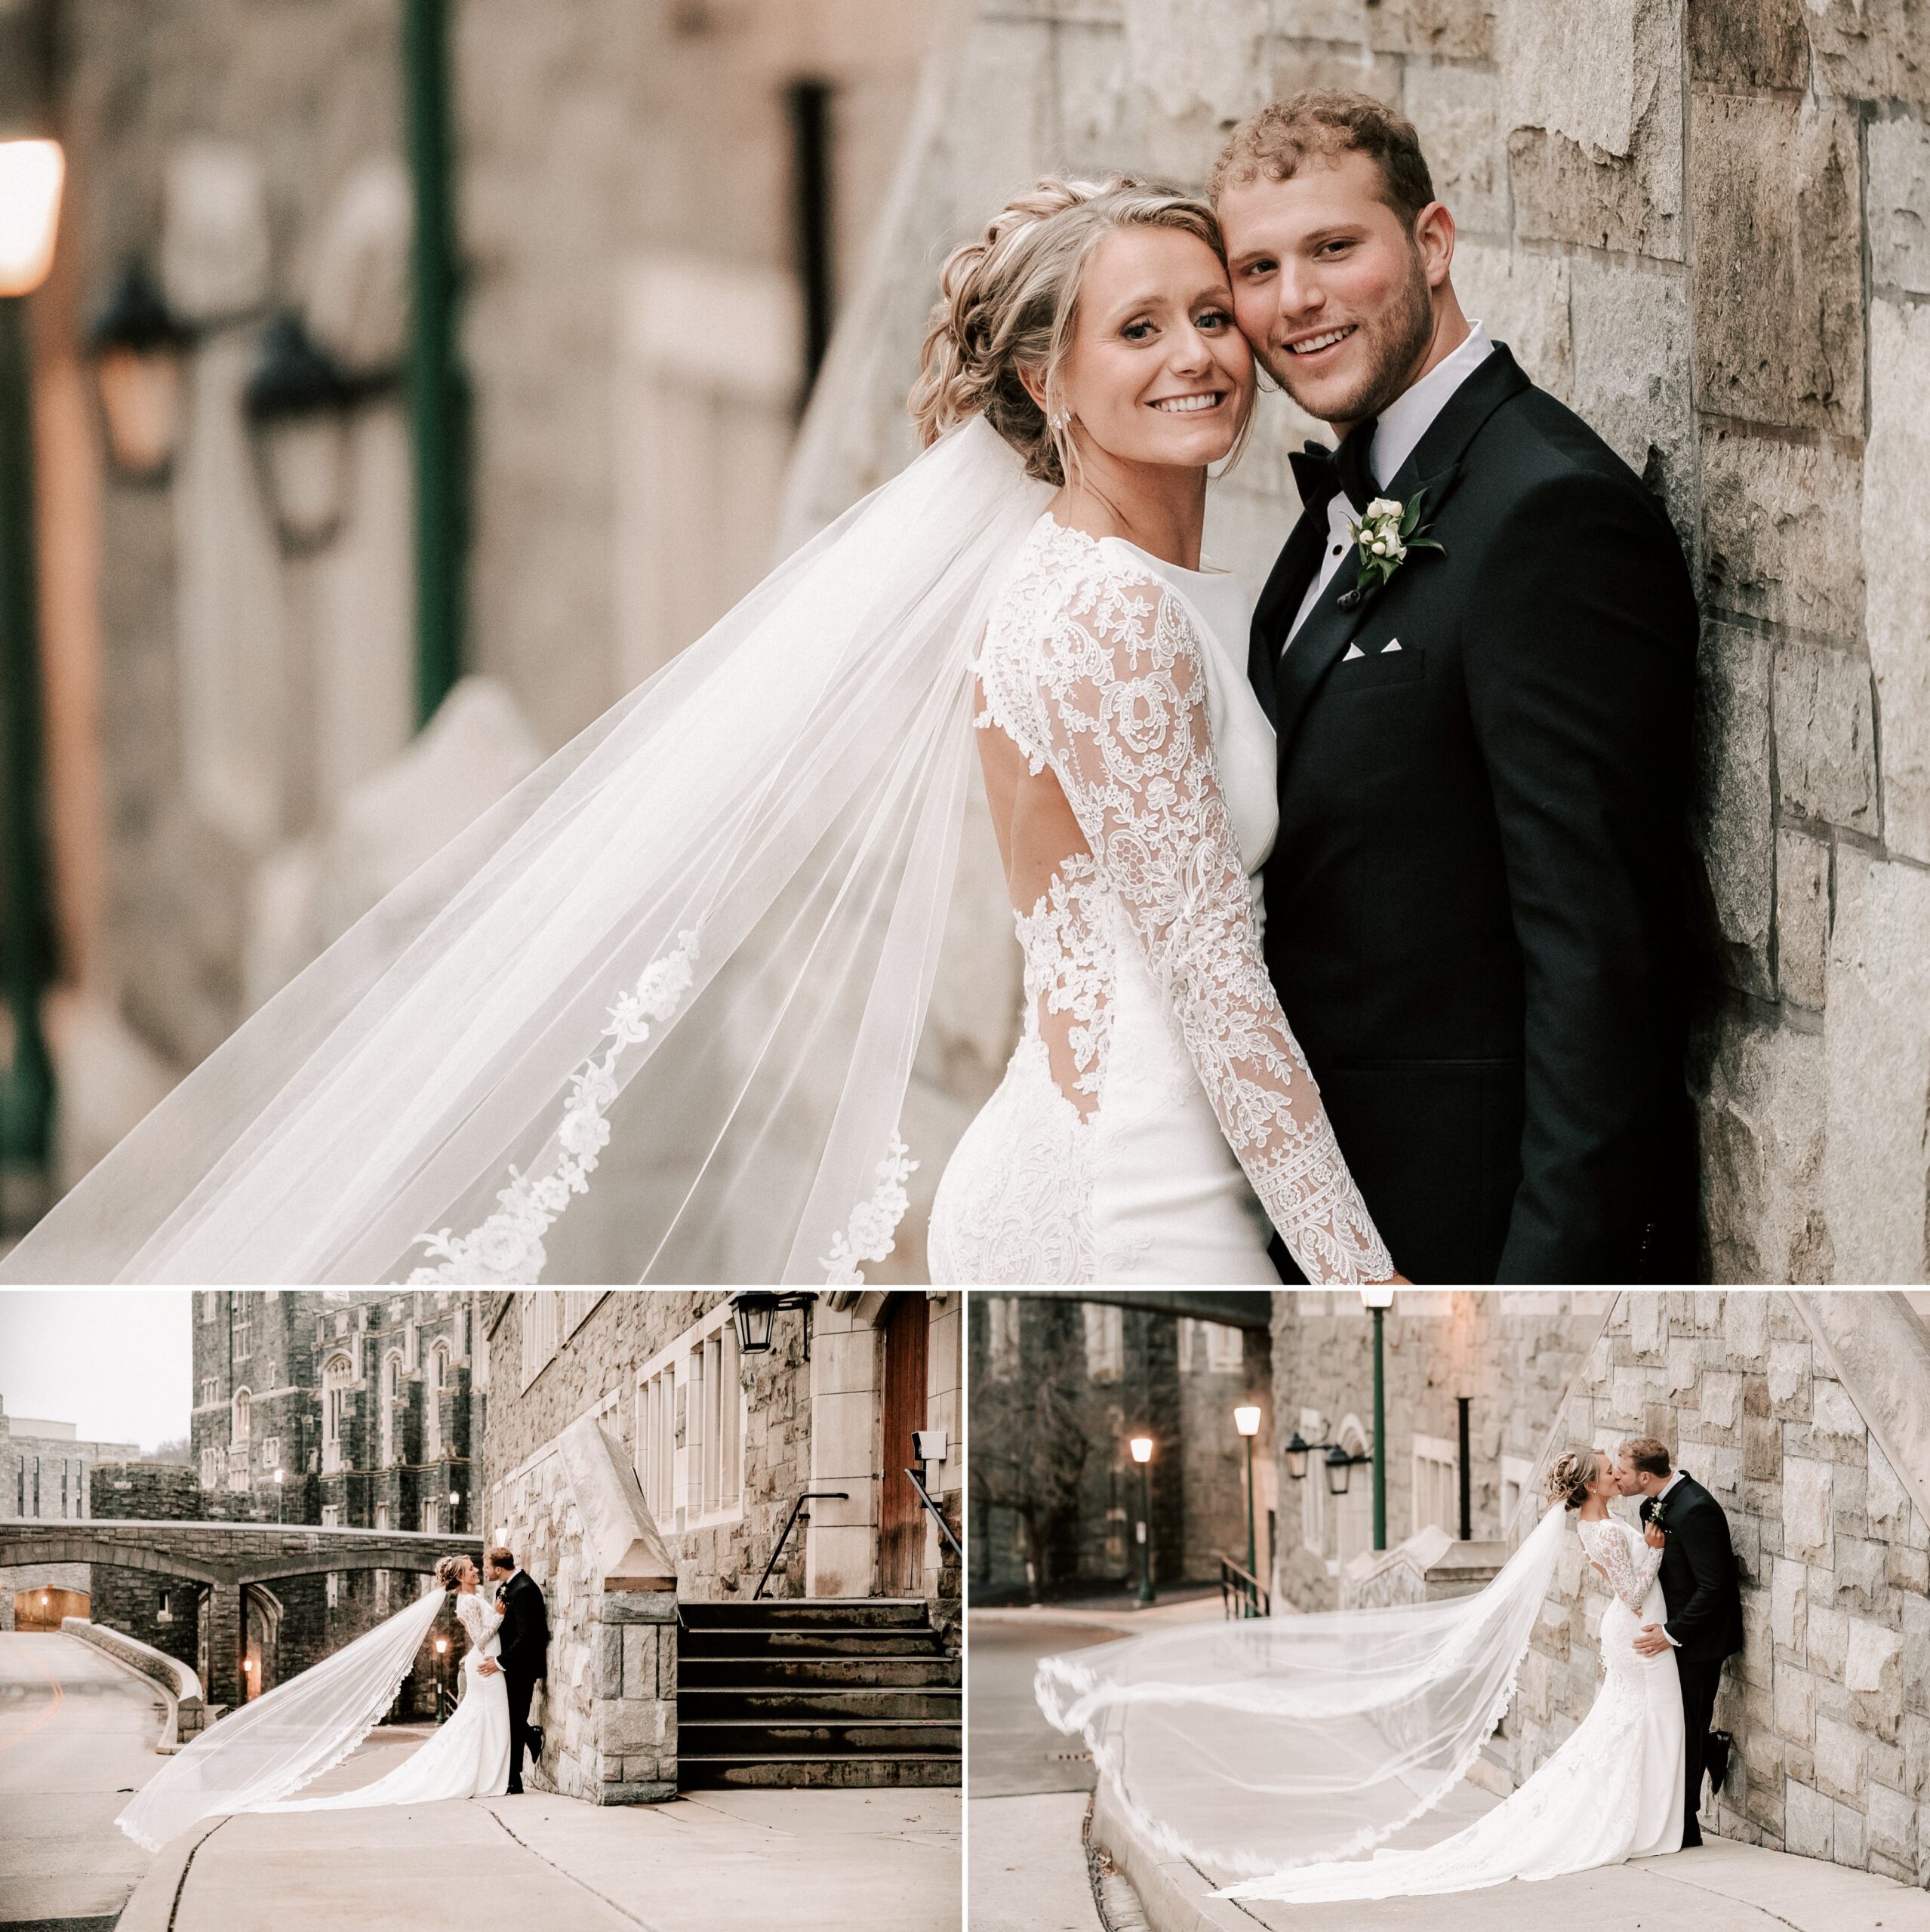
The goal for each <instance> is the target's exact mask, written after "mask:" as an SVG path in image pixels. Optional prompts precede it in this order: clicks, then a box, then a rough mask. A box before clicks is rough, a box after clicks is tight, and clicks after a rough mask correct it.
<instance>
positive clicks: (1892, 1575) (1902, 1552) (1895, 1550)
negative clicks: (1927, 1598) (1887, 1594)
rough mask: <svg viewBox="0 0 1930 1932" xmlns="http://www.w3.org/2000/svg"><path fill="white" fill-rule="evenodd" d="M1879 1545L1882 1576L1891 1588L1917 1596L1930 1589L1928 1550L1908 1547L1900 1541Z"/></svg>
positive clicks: (1929, 1552) (1929, 1553) (1929, 1554)
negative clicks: (1882, 1567) (1882, 1560)
mask: <svg viewBox="0 0 1930 1932" xmlns="http://www.w3.org/2000/svg"><path fill="white" fill-rule="evenodd" d="M1879 1547H1880V1548H1881V1549H1882V1550H1883V1552H1884V1569H1883V1574H1884V1577H1885V1580H1886V1581H1887V1582H1888V1583H1889V1584H1890V1585H1891V1586H1892V1588H1893V1589H1899V1590H1905V1591H1912V1592H1915V1593H1916V1595H1919V1596H1921V1595H1922V1594H1923V1592H1925V1591H1926V1590H1930V1550H1921V1549H1906V1548H1905V1547H1904V1545H1903V1544H1901V1543H1886V1544H1882V1545H1880V1546H1879Z"/></svg>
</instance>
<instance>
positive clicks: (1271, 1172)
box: [1035, 572, 1393, 1282]
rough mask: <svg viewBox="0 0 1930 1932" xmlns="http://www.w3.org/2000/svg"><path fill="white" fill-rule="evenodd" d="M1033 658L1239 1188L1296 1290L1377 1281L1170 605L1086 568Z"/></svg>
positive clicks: (1067, 785) (1107, 861) (1189, 651)
mask: <svg viewBox="0 0 1930 1932" xmlns="http://www.w3.org/2000/svg"><path fill="white" fill-rule="evenodd" d="M1035 663H1036V677H1037V679H1038V682H1039V687H1040V688H1039V693H1038V700H1039V708H1038V711H1037V712H1036V714H1035V715H1037V716H1038V718H1039V721H1040V722H1041V724H1042V726H1043V728H1044V731H1045V735H1046V737H1047V739H1048V743H1049V749H1050V753H1051V762H1052V765H1053V768H1054V771H1055V773H1056V774H1057V777H1058V779H1059V782H1060V786H1062V788H1063V789H1064V792H1065V795H1066V798H1067V801H1068V802H1069V803H1070V805H1071V807H1072V809H1073V814H1074V816H1075V817H1076V818H1077V820H1078V821H1079V829H1080V830H1081V831H1082V833H1083V834H1084V835H1085V840H1086V843H1087V844H1088V847H1089V848H1090V849H1091V853H1092V856H1093V858H1094V861H1095V862H1096V863H1097V867H1098V871H1099V875H1100V880H1101V881H1102V882H1103V883H1104V884H1106V885H1107V886H1108V887H1109V888H1110V889H1111V890H1112V891H1113V892H1114V893H1115V894H1116V895H1117V896H1118V897H1119V900H1120V902H1121V903H1122V905H1123V906H1124V907H1125V911H1126V914H1127V917H1128V920H1129V921H1130V923H1131V925H1132V927H1133V928H1134V931H1135V932H1136V934H1137V937H1138V940H1139V942H1140V946H1142V948H1143V949H1144V952H1145V955H1146V958H1147V964H1149V966H1150V968H1151V969H1152V971H1153V977H1154V978H1155V979H1156V981H1157V982H1158V983H1159V986H1160V987H1161V989H1162V991H1163V992H1165V995H1166V996H1167V997H1168V999H1169V1000H1170V1001H1171V1004H1172V1008H1173V1010H1174V1013H1175V1014H1177V1017H1178V1020H1179V1024H1180V1031H1181V1032H1182V1033H1183V1035H1184V1038H1185V1040H1186V1044H1187V1051H1188V1052H1189V1053H1190V1054H1191V1056H1192V1058H1193V1064H1194V1066H1195V1067H1196V1069H1198V1071H1199V1078H1200V1080H1201V1082H1202V1084H1203V1085H1204V1087H1205V1090H1206V1092H1207V1094H1208V1097H1209V1098H1210V1099H1211V1101H1212V1103H1213V1108H1214V1112H1216V1113H1217V1115H1218V1116H1219V1119H1220V1128H1221V1129H1222V1131H1224V1133H1225V1134H1226V1137H1227V1140H1228V1141H1229V1143H1230V1144H1231V1145H1232V1147H1233V1152H1235V1154H1236V1155H1238V1157H1239V1161H1240V1164H1241V1165H1242V1167H1243V1168H1245V1170H1246V1172H1247V1175H1248V1178H1249V1179H1250V1180H1251V1182H1252V1183H1253V1187H1254V1192H1255V1193H1257V1195H1259V1197H1260V1199H1261V1204H1263V1205H1264V1207H1265V1208H1266V1210H1267V1214H1269V1215H1270V1217H1272V1220H1273V1225H1274V1226H1275V1227H1276V1229H1279V1233H1280V1236H1281V1238H1282V1240H1283V1241H1285V1243H1286V1244H1287V1247H1288V1250H1289V1251H1291V1254H1292V1255H1293V1257H1294V1260H1296V1261H1297V1263H1299V1264H1300V1266H1301V1269H1302V1270H1303V1272H1304V1273H1305V1274H1306V1276H1307V1279H1308V1280H1309V1281H1316V1282H1317V1281H1343V1282H1346V1281H1384V1280H1385V1279H1387V1277H1388V1276H1389V1275H1391V1274H1392V1273H1393V1263H1392V1261H1391V1260H1390V1259H1389V1257H1388V1254H1387V1247H1386V1245H1385V1244H1384V1243H1383V1242H1382V1241H1381V1237H1380V1235H1379V1234H1378V1232H1377V1231H1376V1229H1375V1228H1374V1223H1373V1220H1372V1219H1371V1217H1369V1215H1368V1212H1367V1207H1366V1204H1365V1202H1363V1201H1362V1199H1361V1198H1360V1194H1359V1190H1358V1189H1356V1186H1354V1183H1353V1176H1352V1175H1351V1174H1349V1173H1348V1171H1347V1162H1346V1161H1345V1160H1344V1158H1342V1157H1341V1150H1340V1147H1339V1146H1338V1144H1337V1142H1336V1141H1335V1140H1334V1131H1333V1128H1331V1125H1330V1124H1328V1119H1327V1113H1326V1109H1325V1108H1324V1107H1322V1105H1321V1104H1320V1093H1319V1088H1317V1087H1316V1085H1315V1084H1314V1081H1313V1075H1312V1074H1311V1073H1310V1072H1308V1070H1307V1062H1306V1060H1304V1058H1303V1057H1302V1056H1301V1051H1300V1048H1299V1045H1298V1044H1297V1042H1296V1041H1295V1040H1294V1036H1293V1034H1292V1032H1291V1031H1290V1030H1289V1029H1288V1025H1287V1020H1286V1016H1285V1014H1283V1013H1282V1011H1281V1010H1280V1002H1279V995H1277V994H1276V992H1275V991H1274V989H1273V980H1272V979H1271V978H1270V977H1269V975H1268V974H1267V967H1266V963H1265V961H1264V959H1263V958H1262V957H1261V950H1260V943H1259V939H1258V936H1257V933H1256V931H1255V929H1254V920H1253V914H1252V909H1251V903H1250V902H1249V900H1248V896H1247V881H1246V869H1245V866H1244V865H1242V863H1241V860H1240V854H1239V847H1238V844H1237V843H1236V841H1235V838H1234V835H1233V824H1232V821H1231V820H1230V817H1228V814H1227V806H1226V802H1225V800H1224V798H1223V797H1222V795H1221V793H1220V782H1219V777H1218V773H1217V768H1216V767H1215V765H1214V757H1213V744H1212V734H1211V725H1210V724H1209V722H1208V715H1207V709H1206V671H1205V663H1204V661H1203V659H1202V654H1201V651H1200V646H1199V640H1198V638H1196V636H1195V635H1194V634H1193V626H1192V624H1191V622H1190V620H1189V619H1188V617H1187V614H1186V612H1185V611H1184V607H1183V606H1182V605H1180V602H1179V601H1178V599H1177V598H1174V596H1173V595H1171V593H1170V592H1168V591H1167V590H1166V589H1165V586H1163V585H1160V584H1158V583H1153V582H1149V581H1147V580H1143V579H1137V578H1135V577H1132V576H1130V575H1128V574H1125V573H1113V572H1107V573H1103V574H1095V575H1094V576H1093V577H1090V578H1088V580H1086V581H1085V583H1084V584H1083V585H1082V586H1081V587H1080V589H1079V593H1078V594H1077V595H1076V596H1075V597H1073V598H1072V599H1071V600H1070V602H1069V603H1067V605H1065V606H1064V608H1063V609H1062V610H1061V611H1059V612H1058V613H1057V616H1056V619H1055V620H1054V622H1053V623H1052V624H1051V626H1050V630H1049V633H1048V635H1044V636H1042V638H1040V639H1039V650H1038V652H1037V655H1036V660H1035Z"/></svg>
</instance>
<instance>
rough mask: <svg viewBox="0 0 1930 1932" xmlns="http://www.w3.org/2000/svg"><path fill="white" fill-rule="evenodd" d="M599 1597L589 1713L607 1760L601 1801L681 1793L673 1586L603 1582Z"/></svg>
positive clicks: (658, 1800) (650, 1800) (654, 1800)
mask: <svg viewBox="0 0 1930 1932" xmlns="http://www.w3.org/2000/svg"><path fill="white" fill-rule="evenodd" d="M603 1588H604V1594H603V1595H602V1597H600V1598H598V1599H597V1600H596V1606H595V1608H596V1623H595V1624H594V1626H593V1646H594V1648H593V1655H594V1656H595V1657H596V1681H595V1684H594V1691H595V1700H594V1702H593V1704H592V1706H591V1717H592V1720H593V1728H594V1732H595V1736H596V1750H597V1755H598V1757H599V1758H600V1760H601V1761H602V1774H603V1776H602V1787H601V1789H599V1790H598V1791H597V1792H596V1793H595V1794H594V1797H595V1801H596V1802H597V1803H598V1804H662V1803H663V1802H664V1801H666V1800H668V1799H669V1798H675V1797H676V1795H677V1598H676V1586H675V1585H674V1584H673V1585H672V1586H670V1587H669V1588H668V1589H665V1588H663V1587H660V1586H656V1587H652V1586H639V1587H637V1588H635V1589H626V1588H622V1587H620V1586H613V1585H612V1584H611V1583H608V1582H606V1583H605V1585H604V1586H603Z"/></svg>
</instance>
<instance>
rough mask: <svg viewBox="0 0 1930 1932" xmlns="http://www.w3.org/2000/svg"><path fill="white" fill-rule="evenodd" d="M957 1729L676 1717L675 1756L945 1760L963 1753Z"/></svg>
mask: <svg viewBox="0 0 1930 1932" xmlns="http://www.w3.org/2000/svg"><path fill="white" fill-rule="evenodd" d="M962 1749H963V1727H962V1725H961V1724H959V1723H958V1722H957V1721H956V1720H955V1721H953V1722H950V1723H941V1722H939V1721H937V1720H935V1719H930V1718H928V1719H924V1720H921V1721H914V1722H890V1721H886V1722H881V1723H876V1724H873V1723H868V1722H866V1721H864V1720H863V1719H862V1718H839V1719H834V1720H833V1721H831V1722H830V1723H828V1724H811V1723H802V1722H786V1721H767V1722H764V1723H752V1724H744V1723H737V1722H732V1721H722V1722H713V1721H711V1720H710V1719H708V1718H686V1717H685V1716H684V1715H683V1714H682V1711H681V1710H679V1713H678V1717H677V1753H678V1757H679V1760H680V1761H681V1760H682V1758H684V1757H685V1755H686V1754H688V1755H689V1756H690V1757H691V1758H707V1757H718V1756H722V1757H730V1758H785V1757H791V1758H799V1757H802V1758H843V1757H848V1758H869V1757H873V1756H875V1755H876V1754H877V1753H879V1752H881V1751H882V1752H894V1751H914V1752H920V1753H922V1755H925V1756H927V1757H940V1756H943V1757H950V1756H953V1755H957V1754H958V1753H959V1752H960V1751H962Z"/></svg>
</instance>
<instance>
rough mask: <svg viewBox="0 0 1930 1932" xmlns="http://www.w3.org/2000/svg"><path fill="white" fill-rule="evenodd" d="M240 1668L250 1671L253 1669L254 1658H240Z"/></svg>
mask: <svg viewBox="0 0 1930 1932" xmlns="http://www.w3.org/2000/svg"><path fill="white" fill-rule="evenodd" d="M242 1669H244V1670H248V1671H251V1670H253V1669H254V1658H252V1657H244V1658H242Z"/></svg>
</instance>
